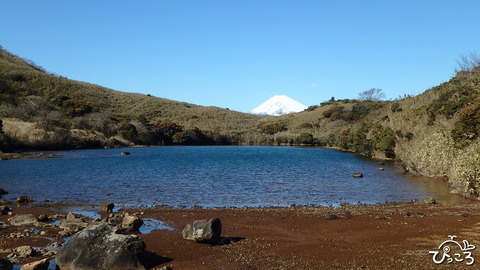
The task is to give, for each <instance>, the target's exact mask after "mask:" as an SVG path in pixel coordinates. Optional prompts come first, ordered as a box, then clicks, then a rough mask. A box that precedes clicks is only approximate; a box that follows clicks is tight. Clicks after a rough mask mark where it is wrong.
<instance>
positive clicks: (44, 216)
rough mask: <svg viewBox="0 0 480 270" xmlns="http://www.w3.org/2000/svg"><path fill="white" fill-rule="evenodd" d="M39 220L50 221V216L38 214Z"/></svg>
mask: <svg viewBox="0 0 480 270" xmlns="http://www.w3.org/2000/svg"><path fill="white" fill-rule="evenodd" d="M38 221H39V222H48V216H47V215H45V214H41V215H40V216H38Z"/></svg>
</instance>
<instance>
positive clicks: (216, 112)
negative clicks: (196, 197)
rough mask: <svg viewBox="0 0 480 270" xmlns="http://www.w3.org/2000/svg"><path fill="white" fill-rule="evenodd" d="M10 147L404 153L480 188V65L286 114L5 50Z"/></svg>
mask: <svg viewBox="0 0 480 270" xmlns="http://www.w3.org/2000/svg"><path fill="white" fill-rule="evenodd" d="M0 101H1V103H0V121H1V122H0V150H3V151H7V150H19V149H32V148H33V149H69V148H99V147H118V146H133V145H141V144H143V145H162V144H192V145H193V144H250V145H279V144H311V145H320V146H324V147H333V148H337V149H342V150H348V151H353V152H357V153H361V154H363V155H366V156H375V157H380V158H391V159H395V160H396V161H397V162H398V164H399V165H400V166H402V167H403V168H404V169H405V170H406V171H410V172H414V173H418V174H422V175H427V176H445V177H448V178H449V180H450V183H451V184H452V185H453V186H454V187H455V188H456V190H457V191H458V192H460V193H462V194H465V195H468V196H474V197H478V196H479V193H480V138H479V134H480V67H478V63H476V65H470V68H467V69H463V70H462V71H459V72H457V74H456V76H454V77H453V78H451V79H450V80H449V81H448V82H445V83H443V84H441V85H439V86H437V87H434V88H432V89H429V90H427V91H425V92H424V93H422V94H421V95H418V96H415V97H412V96H408V97H404V98H403V99H400V100H395V101H368V100H367V101H358V100H339V101H329V102H324V103H321V104H318V105H314V106H311V107H309V108H308V109H307V110H305V111H304V112H301V113H296V114H289V115H284V116H280V117H269V116H257V115H250V114H245V113H240V112H235V111H230V110H227V109H221V108H217V107H202V106H197V105H193V104H188V103H182V102H176V101H172V100H167V99H162V98H157V97H153V96H149V95H142V94H133V93H124V92H119V91H114V90H111V89H107V88H104V87H101V86H98V85H94V84H89V83H85V82H78V81H73V80H69V79H67V78H63V77H59V76H55V75H51V74H47V73H45V72H44V71H43V69H42V68H41V67H38V66H36V65H35V64H33V63H31V62H29V61H26V60H24V59H21V58H19V57H17V56H15V55H13V54H10V53H9V52H6V51H5V50H2V49H0Z"/></svg>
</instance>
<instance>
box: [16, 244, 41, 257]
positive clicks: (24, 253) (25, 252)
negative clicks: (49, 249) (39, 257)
mask: <svg viewBox="0 0 480 270" xmlns="http://www.w3.org/2000/svg"><path fill="white" fill-rule="evenodd" d="M15 251H16V253H17V256H18V257H20V258H25V257H31V256H34V255H35V253H36V252H35V250H34V249H33V248H32V247H31V246H21V247H18V248H17V249H16V250H15Z"/></svg>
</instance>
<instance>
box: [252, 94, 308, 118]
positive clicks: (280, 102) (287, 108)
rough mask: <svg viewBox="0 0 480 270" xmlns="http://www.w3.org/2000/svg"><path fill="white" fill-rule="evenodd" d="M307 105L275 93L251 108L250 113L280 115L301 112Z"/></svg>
mask: <svg viewBox="0 0 480 270" xmlns="http://www.w3.org/2000/svg"><path fill="white" fill-rule="evenodd" d="M306 108H307V106H305V105H303V104H302V103H300V102H298V101H296V100H294V99H292V98H290V97H288V96H285V95H275V96H273V97H271V98H270V99H269V100H267V101H265V102H264V103H262V104H261V105H260V106H258V107H256V108H255V109H253V110H251V111H250V113H252V114H259V115H273V116H280V115H284V114H289V113H295V112H301V111H303V110H305V109H306Z"/></svg>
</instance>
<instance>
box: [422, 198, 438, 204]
mask: <svg viewBox="0 0 480 270" xmlns="http://www.w3.org/2000/svg"><path fill="white" fill-rule="evenodd" d="M423 203H426V204H436V203H437V201H435V198H433V197H426V198H425V199H424V200H423Z"/></svg>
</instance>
